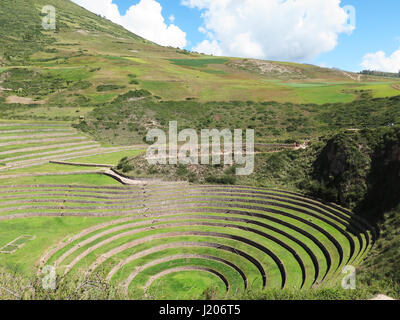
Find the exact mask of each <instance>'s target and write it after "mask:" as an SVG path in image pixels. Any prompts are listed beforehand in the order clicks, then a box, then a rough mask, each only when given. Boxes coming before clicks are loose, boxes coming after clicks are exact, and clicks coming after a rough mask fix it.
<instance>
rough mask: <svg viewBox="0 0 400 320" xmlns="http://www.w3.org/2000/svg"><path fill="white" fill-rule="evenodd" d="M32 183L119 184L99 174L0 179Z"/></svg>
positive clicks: (6, 183) (3, 183) (9, 182)
mask: <svg viewBox="0 0 400 320" xmlns="http://www.w3.org/2000/svg"><path fill="white" fill-rule="evenodd" d="M15 184H19V185H24V184H26V185H34V184H76V185H79V184H86V185H93V186H104V185H119V183H118V182H117V181H115V180H114V179H112V178H109V177H107V176H103V175H100V174H85V175H79V174H77V175H65V176H59V175H54V176H42V177H40V176H39V177H25V178H12V179H2V180H1V181H0V185H3V186H4V185H15Z"/></svg>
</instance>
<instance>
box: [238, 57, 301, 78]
mask: <svg viewBox="0 0 400 320" xmlns="http://www.w3.org/2000/svg"><path fill="white" fill-rule="evenodd" d="M233 65H234V66H236V67H238V68H240V69H245V70H249V71H253V72H257V73H259V74H263V75H268V74H272V75H290V76H295V77H296V78H304V77H305V76H304V75H303V72H302V70H301V69H299V68H295V67H292V66H285V65H282V64H278V63H273V62H269V61H264V60H256V59H243V60H239V61H237V62H233Z"/></svg>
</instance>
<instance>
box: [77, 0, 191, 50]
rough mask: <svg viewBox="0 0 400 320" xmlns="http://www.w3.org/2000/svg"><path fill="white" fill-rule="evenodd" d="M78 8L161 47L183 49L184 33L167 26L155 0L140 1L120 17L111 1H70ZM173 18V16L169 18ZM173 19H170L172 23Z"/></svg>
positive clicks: (184, 42) (116, 7) (177, 28)
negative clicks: (95, 14) (84, 9)
mask: <svg viewBox="0 0 400 320" xmlns="http://www.w3.org/2000/svg"><path fill="white" fill-rule="evenodd" d="M72 1H74V2H75V3H77V4H79V5H80V6H82V7H84V8H86V9H88V10H89V11H92V12H94V13H97V14H100V15H102V16H105V17H106V18H107V19H110V20H111V21H113V22H115V23H117V24H120V25H122V26H123V27H124V28H126V29H127V30H129V31H132V32H133V33H135V34H137V35H139V36H141V37H143V38H145V39H148V40H150V41H153V42H155V43H158V44H160V45H163V46H173V47H180V48H183V47H185V46H186V44H187V41H186V33H185V32H183V31H182V30H181V29H180V28H179V27H177V26H176V25H174V24H173V23H171V24H169V25H167V24H166V23H165V20H164V17H163V16H162V7H161V5H160V3H159V2H157V1H155V0H140V2H139V3H138V4H137V5H134V6H131V7H130V8H129V9H128V11H127V12H126V13H125V14H124V15H121V14H120V13H119V10H118V6H117V5H116V4H114V3H112V0H96V1H94V0H72ZM171 17H173V16H171ZM173 20H174V19H172V20H171V19H170V21H171V22H173Z"/></svg>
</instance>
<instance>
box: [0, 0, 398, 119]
mask: <svg viewBox="0 0 400 320" xmlns="http://www.w3.org/2000/svg"><path fill="white" fill-rule="evenodd" d="M44 5H53V6H54V7H55V8H56V10H57V15H56V18H57V29H56V30H55V31H45V30H44V29H43V28H42V26H41V22H42V17H43V14H41V9H42V7H43V6H44ZM0 26H1V27H0V72H1V78H0V86H1V87H2V88H3V89H11V90H1V91H0V94H1V97H0V98H1V100H2V101H3V103H6V104H9V103H19V104H29V103H33V104H45V105H48V106H63V107H65V106H68V107H76V106H94V105H99V104H103V103H107V102H110V101H112V100H113V99H114V98H115V97H116V96H117V95H119V94H121V93H124V92H127V91H128V90H132V89H146V90H148V91H150V92H151V93H152V94H153V95H155V96H159V97H160V98H162V99H164V100H185V99H194V98H196V99H199V100H200V101H202V102H205V101H231V100H242V101H247V100H253V101H272V100H273V101H278V102H293V103H316V104H322V103H327V102H330V103H334V102H350V101H352V100H354V99H355V98H357V97H359V96H361V95H363V94H364V95H365V94H370V95H372V96H374V97H386V96H393V95H397V94H400V91H399V90H398V89H399V86H398V85H396V81H398V80H397V79H385V78H382V77H380V78H379V77H373V76H368V75H357V74H353V73H349V72H343V71H340V70H333V69H325V68H319V67H316V66H312V65H302V64H295V63H285V62H272V61H260V60H254V59H239V58H215V57H209V56H205V55H200V54H195V53H189V52H187V51H184V50H180V49H176V48H167V47H161V46H158V45H156V44H154V43H151V42H149V41H147V40H145V39H142V38H140V37H138V36H136V35H134V34H132V33H130V32H128V31H127V30H125V29H123V28H122V27H120V26H118V25H116V24H114V23H112V22H110V21H108V20H106V19H104V18H101V17H99V16H97V15H95V14H92V13H90V12H88V11H87V10H85V9H83V8H81V7H79V6H77V5H76V4H74V3H72V2H71V1H69V0H46V1H44V0H15V1H11V0H4V1H2V5H1V8H0ZM15 96H17V97H23V98H26V99H18V98H15ZM10 97H11V98H10ZM71 112H72V110H69V111H67V110H64V113H65V114H69V113H71ZM72 113H73V112H72Z"/></svg>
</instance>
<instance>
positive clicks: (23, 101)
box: [6, 96, 46, 104]
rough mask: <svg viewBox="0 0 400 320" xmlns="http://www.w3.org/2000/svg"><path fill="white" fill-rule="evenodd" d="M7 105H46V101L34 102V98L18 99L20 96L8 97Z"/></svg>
mask: <svg viewBox="0 0 400 320" xmlns="http://www.w3.org/2000/svg"><path fill="white" fill-rule="evenodd" d="M6 103H8V104H14V103H17V104H45V103H46V101H45V100H33V99H32V98H25V97H18V96H8V97H7V98H6Z"/></svg>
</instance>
